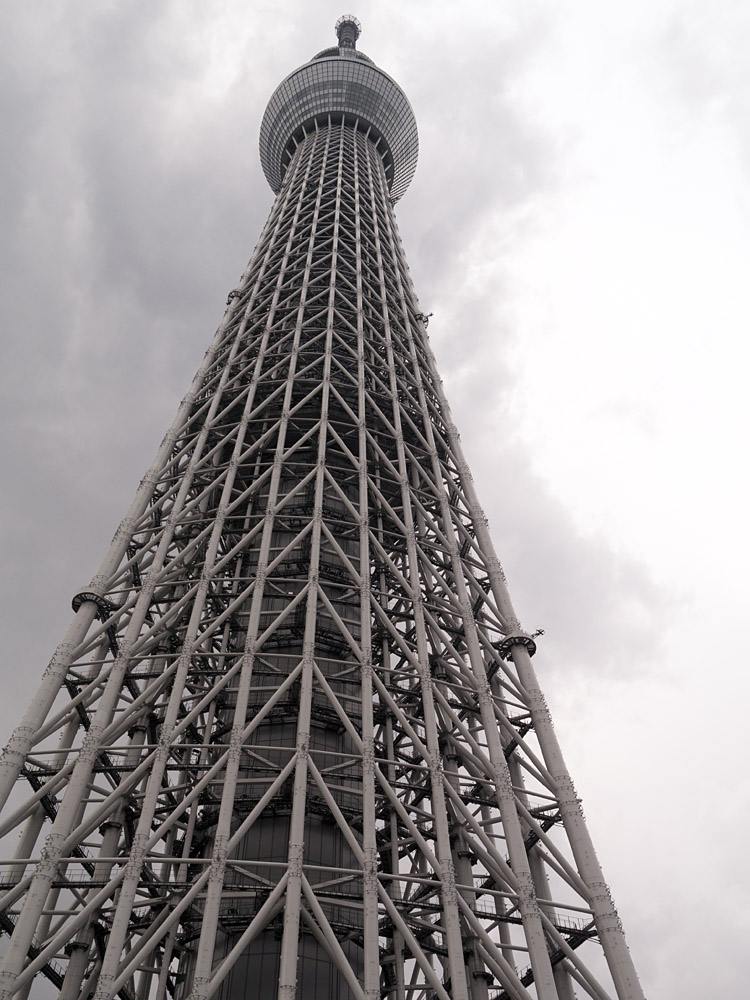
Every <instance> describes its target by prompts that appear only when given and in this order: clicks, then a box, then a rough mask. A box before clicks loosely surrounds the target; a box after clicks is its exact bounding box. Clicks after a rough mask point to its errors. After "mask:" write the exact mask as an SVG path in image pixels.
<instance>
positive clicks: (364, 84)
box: [260, 49, 419, 201]
mask: <svg viewBox="0 0 750 1000" xmlns="http://www.w3.org/2000/svg"><path fill="white" fill-rule="evenodd" d="M333 51H334V52H336V51H337V50H335V49H334V50H333ZM359 55H360V54H359V53H357V54H356V56H355V55H353V54H350V55H338V54H336V55H333V56H330V57H328V56H323V57H320V56H319V57H316V58H315V59H313V60H312V61H311V62H309V63H306V64H305V65H304V66H302V67H300V68H299V69H298V70H295V71H294V73H291V74H290V75H289V76H288V77H287V78H286V79H285V80H284V81H283V83H282V84H281V85H280V86H279V87H278V88H277V90H276V91H275V92H274V94H273V96H272V97H271V100H270V101H269V102H268V107H267V108H266V112H265V115H264V116H263V122H262V124H261V129H260V158H261V163H262V164H263V170H264V173H265V175H266V178H267V180H268V183H269V184H270V185H271V187H272V188H273V190H274V192H276V193H278V191H279V189H280V187H281V181H282V178H283V176H284V173H285V171H286V167H287V165H288V163H289V160H290V159H291V152H292V151H293V150H294V148H295V145H296V143H297V142H299V140H300V138H301V136H302V135H303V131H302V129H303V127H305V126H308V125H311V124H312V123H313V122H314V121H316V120H318V121H321V120H325V119H326V118H327V117H328V115H329V114H331V115H332V116H333V117H334V118H336V117H341V115H344V116H348V117H351V118H352V119H359V120H360V122H361V123H366V124H367V125H369V126H370V127H371V129H372V131H371V135H372V136H373V138H375V139H376V140H378V149H379V150H380V152H381V155H382V157H383V160H384V162H385V165H386V177H387V179H388V184H389V189H390V194H391V198H392V199H393V200H394V201H397V200H398V199H399V198H400V197H401V196H402V195H403V193H404V192H405V191H406V189H407V187H408V186H409V183H410V182H411V179H412V177H413V176H414V171H415V170H416V166H417V155H418V152H419V140H418V136H417V123H416V120H415V118H414V112H413V111H412V109H411V105H410V104H409V101H408V100H407V98H406V95H405V94H404V92H403V91H402V90H401V88H400V87H399V86H398V84H396V83H395V82H394V81H393V80H392V79H391V78H390V77H389V76H388V75H387V74H385V73H383V71H382V70H380V69H378V68H377V67H376V66H374V65H373V64H372V63H371V62H370V61H369V60H366V61H365V60H364V59H362V58H358V56H359Z"/></svg>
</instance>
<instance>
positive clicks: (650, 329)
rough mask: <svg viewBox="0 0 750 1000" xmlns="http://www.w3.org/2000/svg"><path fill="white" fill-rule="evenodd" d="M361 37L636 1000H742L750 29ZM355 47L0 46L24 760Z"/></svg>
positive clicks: (460, 12) (628, 26) (733, 21)
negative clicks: (285, 118)
mask: <svg viewBox="0 0 750 1000" xmlns="http://www.w3.org/2000/svg"><path fill="white" fill-rule="evenodd" d="M353 12H354V13H355V14H356V15H357V16H358V17H359V18H360V20H361V21H362V23H363V34H362V37H361V39H360V43H359V44H360V47H361V49H362V50H363V51H364V52H366V53H367V54H368V55H370V56H371V57H372V58H373V59H374V60H375V61H376V62H377V63H378V64H379V65H380V66H382V68H383V69H385V70H386V71H387V72H389V73H390V74H391V75H392V76H394V77H395V79H396V80H397V81H398V82H399V83H400V84H401V85H402V87H403V88H404V89H405V91H406V93H407V95H408V96H409V98H410V100H411V102H412V105H413V107H414V110H415V113H416V116H417V121H418V124H419V127H420V138H421V153H420V163H419V166H418V168H417V173H416V176H415V178H414V181H413V183H412V187H411V189H410V190H409V191H408V192H407V194H406V196H405V197H404V199H403V201H402V202H401V203H400V204H399V206H398V209H397V214H398V218H399V222H400V226H401V232H402V236H403V239H404V243H405V246H406V250H407V254H408V257H409V261H410V265H411V271H412V276H413V278H414V282H415V285H416V288H417V292H418V293H419V295H420V299H421V303H422V307H423V309H424V311H425V312H432V313H433V314H434V316H433V318H432V321H431V324H430V336H431V339H432V343H433V347H434V349H435V352H436V354H437V358H438V363H439V365H440V368H441V371H442V373H443V376H444V380H445V383H446V389H447V392H448V395H449V398H450V400H451V403H452V405H453V408H454V413H455V417H456V421H457V423H458V425H459V428H460V430H461V432H462V438H463V442H464V445H465V447H466V450H467V453H468V457H469V461H470V463H471V465H472V468H473V470H474V474H475V478H476V480H477V483H478V487H479V491H480V496H481V498H482V500H483V503H484V505H485V508H486V511H487V514H488V516H489V518H490V526H491V528H492V532H493V535H494V538H495V541H496V545H497V548H498V552H499V554H500V558H501V560H502V561H503V563H504V565H505V569H506V572H507V574H508V577H509V579H510V583H511V591H512V594H513V596H514V600H515V603H516V606H517V608H518V610H519V613H520V615H521V618H522V620H523V622H524V623H525V625H526V627H527V628H528V629H530V630H535V629H537V628H544V629H545V630H546V635H545V638H544V640H543V644H542V645H541V648H540V652H539V654H538V656H537V660H536V663H537V667H538V670H539V673H540V677H541V679H542V683H543V685H544V687H545V690H546V693H547V696H548V700H549V702H550V704H551V707H552V710H553V714H554V716H555V719H556V725H557V731H558V733H559V735H560V739H561V742H562V745H563V749H564V750H565V752H566V755H567V758H568V763H569V765H570V769H571V771H572V773H573V777H574V779H575V781H576V784H577V786H578V790H579V793H580V794H581V795H582V797H583V801H584V807H585V810H586V814H587V818H588V820H589V823H590V826H591V828H592V833H593V836H594V840H595V843H596V845H597V849H598V852H599V855H600V858H601V860H602V862H603V865H604V869H605V874H606V876H607V878H608V880H609V882H610V884H611V886H612V890H613V894H614V896H615V899H616V901H617V903H618V906H619V909H620V913H621V916H622V918H623V921H624V924H625V929H626V932H627V935H628V940H629V943H630V946H631V950H632V952H633V955H634V958H635V961H636V964H637V966H638V968H639V970H640V973H641V977H642V980H643V983H644V986H645V989H646V992H647V994H648V995H649V996H650V997H651V998H652V1000H656V998H657V997H658V998H663V1000H678V998H679V1000H706V998H708V997H736V996H740V995H746V990H747V975H746V953H747V952H746V949H747V940H748V935H749V934H750V898H749V897H750V879H749V878H748V864H747V860H746V855H747V849H746V843H747V822H748V815H749V813H750V783H749V779H748V770H747V755H748V754H747V745H748V741H747V735H746V734H747V731H748V719H747V706H748V695H749V694H750V683H749V681H748V673H749V671H748V656H747V653H748V639H747V624H746V621H747V607H748V565H749V564H750V545H749V544H748V528H747V523H748V512H749V511H750V496H749V495H748V494H749V492H750V491H749V490H748V473H747V451H748V446H747V441H746V439H747V428H748V417H749V414H748V403H747V399H748V388H747V381H748V361H749V360H750V358H749V356H748V355H749V354H750V351H749V350H748V330H749V328H750V323H749V320H750V291H749V288H750V277H749V275H750V61H748V57H747V54H748V51H750V5H748V4H747V2H746V0H737V2H733V0H724V2H720V0H719V2H717V0H712V2H710V3H709V2H708V0H682V2H680V0H629V2H628V3H621V4H618V5H615V4H612V3H602V2H601V0H598V2H597V0H588V2H587V0H579V2H572V0H571V2H565V0H563V2H560V0H557V2H554V0H504V2H502V3H482V2H478V0H463V2H461V3H460V4H459V3H451V4H449V3H436V2H434V0H433V2H427V0H402V2H401V3H396V2H392V0H379V2H378V3H374V2H370V0H361V2H360V3H359V7H358V8H356V9H355V10H354V11H353ZM342 13H344V10H343V9H342V8H340V7H339V6H338V4H337V3H335V4H334V3H329V2H328V0H306V2H305V0H275V2H274V3H273V4H272V3H270V2H267V0H262V2H261V0H259V2H256V3H254V4H253V3H247V2H246V0H245V2H241V0H222V2H220V0H215V2H210V0H200V2H199V0H173V2H168V0H147V2H144V0H130V2H125V0H109V2H107V0H76V2H73V0H34V2H29V0H23V2H15V0H6V2H5V3H4V4H3V5H2V8H1V9H0V29H1V30H2V41H0V46H1V47H2V50H3V51H0V102H2V103H1V108H2V110H1V112H0V113H2V119H3V120H2V136H3V140H4V155H3V157H2V158H1V159H0V172H1V173H2V177H1V179H0V234H1V236H0V238H1V239H2V245H1V246H0V253H1V254H2V260H1V262H0V263H1V266H2V275H3V281H2V290H1V295H2V300H1V302H0V306H1V309H2V318H3V332H4V344H3V352H2V361H3V365H2V398H1V400H0V406H2V414H1V417H2V419H0V445H1V446H2V466H1V467H2V472H3V476H2V479H3V487H2V489H3V494H2V503H3V519H2V535H3V537H2V545H3V553H4V573H3V577H2V587H3V595H2V603H1V604H0V614H1V615H2V618H3V626H4V638H3V650H4V651H5V652H6V654H7V657H8V658H7V662H6V664H5V666H4V668H3V669H4V675H3V676H4V684H3V699H2V701H3V704H2V706H0V721H1V722H2V729H3V734H5V733H8V732H9V730H10V728H11V727H12V725H13V724H14V723H15V722H16V721H17V719H18V717H19V712H20V711H21V710H22V709H23V707H25V704H26V702H27V701H28V700H29V698H30V697H31V696H32V693H33V690H34V688H35V683H36V680H37V678H38V677H39V675H40V674H41V671H42V670H43V668H44V666H45V664H46V661H47V659H48V657H49V655H50V653H51V651H52V649H53V647H54V646H55V644H56V643H57V642H58V641H59V639H60V638H61V637H62V632H63V630H64V628H65V626H66V624H67V622H68V620H69V617H70V598H71V596H72V595H73V594H74V593H75V592H76V590H78V589H80V588H81V586H83V585H85V584H86V583H87V582H88V580H89V578H90V577H91V575H92V573H93V572H94V571H95V569H96V567H97V566H98V563H99V561H100V558H101V557H102V555H103V554H104V551H105V549H106V546H107V544H108V542H109V539H110V537H111V535H112V533H113V531H114V529H115V527H116V526H117V523H118V521H119V519H120V517H121V516H122V514H123V513H124V512H125V509H126V508H127V506H128V503H129V501H130V498H131V496H132V494H133V492H134V490H135V487H136V485H137V482H138V480H139V478H140V476H141V475H142V474H143V472H144V471H145V469H146V467H147V465H148V464H149V463H150V460H151V458H152V456H153V453H154V451H155V449H156V447H157V445H158V442H159V440H160V439H161V436H162V434H163V432H164V430H165V429H166V427H167V426H168V424H169V422H170V421H171V419H172V416H173V414H174V411H175V408H176V406H177V403H178V401H179V398H180V396H181V395H182V393H183V392H184V391H185V390H186V388H187V385H188V382H189V380H190V377H191V375H192V374H193V372H194V370H195V368H196V367H197V365H198V362H199V360H200V358H201V357H202V354H203V352H204V350H205V348H206V346H207V345H208V342H209V339H210V337H211V335H212V333H213V331H214V329H215V327H216V325H217V323H218V321H219V319H220V318H221V315H222V313H223V311H224V302H225V299H226V294H227V292H228V290H229V289H231V288H233V287H234V285H235V284H236V281H237V277H238V276H239V274H240V273H241V271H242V270H243V269H244V266H245V264H246V262H247V259H248V257H249V256H250V254H251V252H252V250H253V247H254V245H255V242H256V240H257V237H258V234H259V232H260V228H261V226H262V224H263V222H264V220H265V218H266V216H267V214H268V211H269V209H270V206H271V202H272V194H271V191H270V189H269V188H268V186H267V184H266V182H265V180H264V178H263V175H262V172H261V169H260V164H259V161H258V154H257V135H258V128H259V125H260V120H261V116H262V113H263V108H264V106H265V103H266V101H267V100H268V97H269V96H270V94H271V92H272V91H273V89H274V88H275V86H276V85H277V84H278V83H279V82H280V80H281V79H282V77H283V76H285V75H286V74H287V73H288V72H290V71H291V70H292V69H294V68H295V67H296V66H297V65H299V64H300V63H302V62H305V61H306V60H307V59H308V58H309V57H310V56H312V55H313V54H314V53H315V52H317V51H318V50H320V49H322V48H324V47H327V46H329V45H331V44H333V42H334V40H335V38H334V35H333V23H334V21H335V20H336V18H337V17H338V16H339V15H340V14H342ZM743 951H744V953H745V958H744V959H741V957H740V956H741V953H742V952H743Z"/></svg>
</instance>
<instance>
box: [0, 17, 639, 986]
mask: <svg viewBox="0 0 750 1000" xmlns="http://www.w3.org/2000/svg"><path fill="white" fill-rule="evenodd" d="M336 34H337V44H336V45H335V46H334V47H332V48H328V49H324V50H323V51H322V52H319V53H318V54H317V55H316V56H314V57H313V58H312V59H310V61H309V62H307V63H305V64H304V65H303V66H301V67H300V68H299V69H297V70H295V71H294V72H293V73H291V74H290V75H289V76H287V77H286V79H285V80H284V81H283V82H282V83H281V84H280V85H279V87H278V88H277V89H276V91H275V92H274V94H273V95H272V97H271V99H270V101H269V103H268V106H267V108H266V111H265V115H264V117H263V121H262V124H261V130H260V156H261V161H262V165H263V170H264V172H265V176H266V178H267V179H268V182H269V184H270V186H271V188H272V189H273V191H274V193H275V195H276V200H275V201H274V204H273V207H272V209H271V213H270V215H269V218H268V221H267V223H266V225H265V228H264V229H263V231H262V233H261V236H260V239H259V242H258V245H257V247H256V249H255V251H254V253H253V255H252V259H251V260H250V263H249V264H248V266H247V269H246V270H245V272H244V273H243V275H242V277H241V279H240V280H239V282H238V284H237V287H236V288H234V289H233V290H232V291H230V292H229V298H228V302H227V307H226V311H225V313H224V316H223V319H222V321H221V324H220V326H219V328H218V330H217V332H216V334H215V336H214V338H213V341H212V342H211V344H210V346H209V348H208V351H207V353H206V355H205V358H204V360H203V362H202V364H201V365H200V368H199V369H198V372H197V373H196V375H195V378H194V379H193V382H192V384H191V386H190V388H189V390H188V392H187V394H186V396H185V397H184V399H183V401H182V403H181V404H180V406H179V409H178V412H177V416H176V417H175V420H174V422H173V424H172V426H171V427H170V428H169V430H168V431H167V433H166V435H165V437H164V439H163V441H162V444H161V446H160V447H159V450H158V453H157V455H156V458H155V459H154V462H153V464H152V465H151V466H150V468H149V469H148V471H147V472H146V474H145V476H144V478H143V479H142V480H141V482H140V484H139V486H138V488H137V491H136V494H135V498H134V500H133V502H132V504H131V506H130V508H129V510H128V511H127V513H126V515H125V517H124V519H123V520H122V522H121V524H120V526H119V528H118V529H117V532H116V534H115V536H114V539H113V541H112V544H111V547H110V549H109V551H108V552H107V554H106V555H105V557H104V560H103V562H102V563H101V566H100V567H99V569H98V570H97V572H96V573H95V574H94V576H93V577H92V578H91V582H90V584H89V585H88V586H87V587H86V588H85V589H83V590H81V591H80V592H78V593H75V595H74V596H73V598H72V606H73V612H74V616H73V619H72V622H71V624H70V627H69V629H68V631H67V633H66V634H65V636H64V638H63V640H62V642H61V643H60V645H59V646H58V647H57V649H56V651H55V653H54V655H53V657H52V659H51V661H50V663H49V665H48V666H47V668H46V670H45V671H44V673H43V676H42V681H41V686H40V687H39V690H38V693H37V695H36V696H35V698H34V700H33V702H32V704H31V706H30V707H29V709H28V711H27V712H26V714H25V715H24V717H23V719H22V720H21V721H20V723H19V725H18V726H17V728H16V730H15V732H14V733H13V736H12V738H11V740H10V742H9V743H8V745H7V747H6V748H5V750H4V752H3V755H2V758H1V760H0V794H1V796H2V798H1V800H0V802H1V803H2V806H3V811H2V813H0V828H1V832H2V837H3V840H2V844H3V848H2V849H3V852H4V853H3V856H2V864H1V865H0V929H1V930H2V931H3V935H4V940H3V947H2V962H1V964H0V1000H10V998H11V997H16V998H21V1000H25V998H31V1000H35V998H37V997H39V998H43V997H48V996H50V997H52V996H58V997H60V998H64V1000H112V998H115V997H121V998H123V1000H152V998H158V1000H166V998H175V1000H208V998H209V997H215V998H218V1000H239V998H243V1000H244V998H259V1000H272V998H278V1000H294V998H300V1000H511V998H512V1000H531V998H537V1000H573V998H575V997H579V998H582V997H591V998H594V1000H615V998H618V1000H637V998H642V997H643V993H642V991H641V988H640V986H639V983H638V978H637V975H636V972H635V970H634V967H633V963H632V960H631V957H630V953H629V951H628V948H627V945H626V943H625V938H624V934H623V930H622V926H621V924H620V920H619V918H618V916H617V913H616V910H615V907H614V905H613V902H612V898H611V896H610V893H609V889H608V888H607V884H606V883H605V881H604V878H603V875H602V871H601V868H600V866H599V862H598V860H597V857H596V854H595V851H594V848H593V845H592V841H591V838H590V836H589V833H588V831H587V828H586V824H585V821H584V817H583V813H582V811H581V805H580V801H579V799H578V797H577V795H576V792H575V789H574V787H573V784H572V781H571V778H570V775H569V773H568V771H567V769H566V766H565V763H564V760H563V757H562V755H561V752H560V747H559V744H558V741H557V737H556V734H555V731H554V729H553V726H552V722H551V719H550V715H549V712H548V709H547V706H546V703H545V700H544V697H543V695H542V692H541V690H540V687H539V684H538V681H537V678H536V674H535V671H534V667H533V665H532V657H533V656H534V654H535V652H536V640H537V638H538V635H536V634H535V635H532V634H529V633H528V632H527V631H525V630H524V629H523V628H522V627H521V625H520V623H519V620H518V618H517V616H516V613H515V611H514V609H513V605H512V603H511V600H510V597H509V594H508V589H507V585H506V579H505V576H504V574H503V571H502V569H501V566H500V563H499V561H498V558H497V556H496V555H495V551H494V549H493V546H492V542H491V540H490V536H489V532H488V528H487V524H486V520H485V517H484V515H483V512H482V509H481V507H480V505H479V502H478V499H477V496H476V493H475V489H474V485H473V482H472V477H471V473H470V471H469V468H468V466H467V464H466V460H465V458H464V456H463V453H462V450H461V445H460V442H459V437H458V433H457V431H456V428H455V426H454V423H453V420H452V417H451V412H450V409H449V407H448V403H447V401H446V398H445V395H444V393H443V388H442V385H441V382H440V378H439V375H438V372H437V369H436V365H435V360H434V357H433V354H432V352H431V349H430V345H429V341H428V337H427V324H428V317H427V316H426V315H425V314H424V313H423V312H422V311H421V310H420V306H419V304H418V301H417V298H416V294H415V292H414V289H413V287H412V284H411V281H410V277H409V271H408V267H407V264H406V258H405V255H404V250H403V247H402V244H401V241H400V238H399V235H398V229H397V226H396V219H395V215H394V205H395V203H396V202H397V201H398V200H399V199H400V198H401V197H402V195H403V194H404V192H405V191H406V190H407V188H408V186H409V183H410V182H411V180H412V177H413V175H414V171H415V168H416V163H417V151H418V138H417V125H416V121H415V118H414V114H413V112H412V109H411V106H410V104H409V102H408V100H407V98H406V96H405V95H404V93H403V91H402V90H401V89H400V87H399V86H398V84H397V83H395V81H394V80H392V79H391V77H390V76H388V75H387V74H386V73H385V72H384V71H383V70H381V69H380V68H379V67H377V66H376V65H375V63H374V62H373V61H372V60H371V59H369V58H368V57H367V56H366V55H364V54H363V53H362V52H360V51H359V50H358V49H357V40H358V37H359V34H360V25H359V23H358V21H357V20H356V18H354V17H351V16H345V17H342V18H340V20H339V21H338V22H337V24H336ZM456 335H457V336H460V335H461V331H460V330H457V331H456ZM23 668H24V669H28V668H27V666H26V665H23Z"/></svg>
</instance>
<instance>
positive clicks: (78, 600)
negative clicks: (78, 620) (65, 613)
mask: <svg viewBox="0 0 750 1000" xmlns="http://www.w3.org/2000/svg"><path fill="white" fill-rule="evenodd" d="M88 601H90V602H91V603H92V604H95V605H96V607H97V609H98V610H97V615H96V616H97V618H99V619H101V621H104V620H105V618H109V616H110V615H111V614H112V612H113V611H116V610H117V605H115V604H113V603H112V602H111V601H108V600H107V598H106V597H102V595H101V594H97V593H95V592H94V591H93V590H79V591H78V593H77V594H76V595H75V596H74V597H73V600H72V601H71V606H72V608H73V610H74V611H75V612H76V614H77V613H78V611H79V610H80V609H81V608H82V607H83V605H84V604H86V603H87V602H88Z"/></svg>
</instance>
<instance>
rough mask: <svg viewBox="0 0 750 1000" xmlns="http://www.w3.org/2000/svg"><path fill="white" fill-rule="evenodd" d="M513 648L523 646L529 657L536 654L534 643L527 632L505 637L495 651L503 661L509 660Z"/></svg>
mask: <svg viewBox="0 0 750 1000" xmlns="http://www.w3.org/2000/svg"><path fill="white" fill-rule="evenodd" d="M514 646H525V647H526V649H527V650H528V653H529V656H533V655H534V653H536V643H535V642H534V639H533V637H532V636H530V635H529V634H528V633H527V632H513V633H512V634H511V635H506V637H505V638H504V639H503V641H502V642H501V643H500V644H499V645H498V647H497V651H498V653H499V654H500V655H501V656H502V658H503V659H504V660H509V659H510V657H511V652H512V650H513V647H514Z"/></svg>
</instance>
